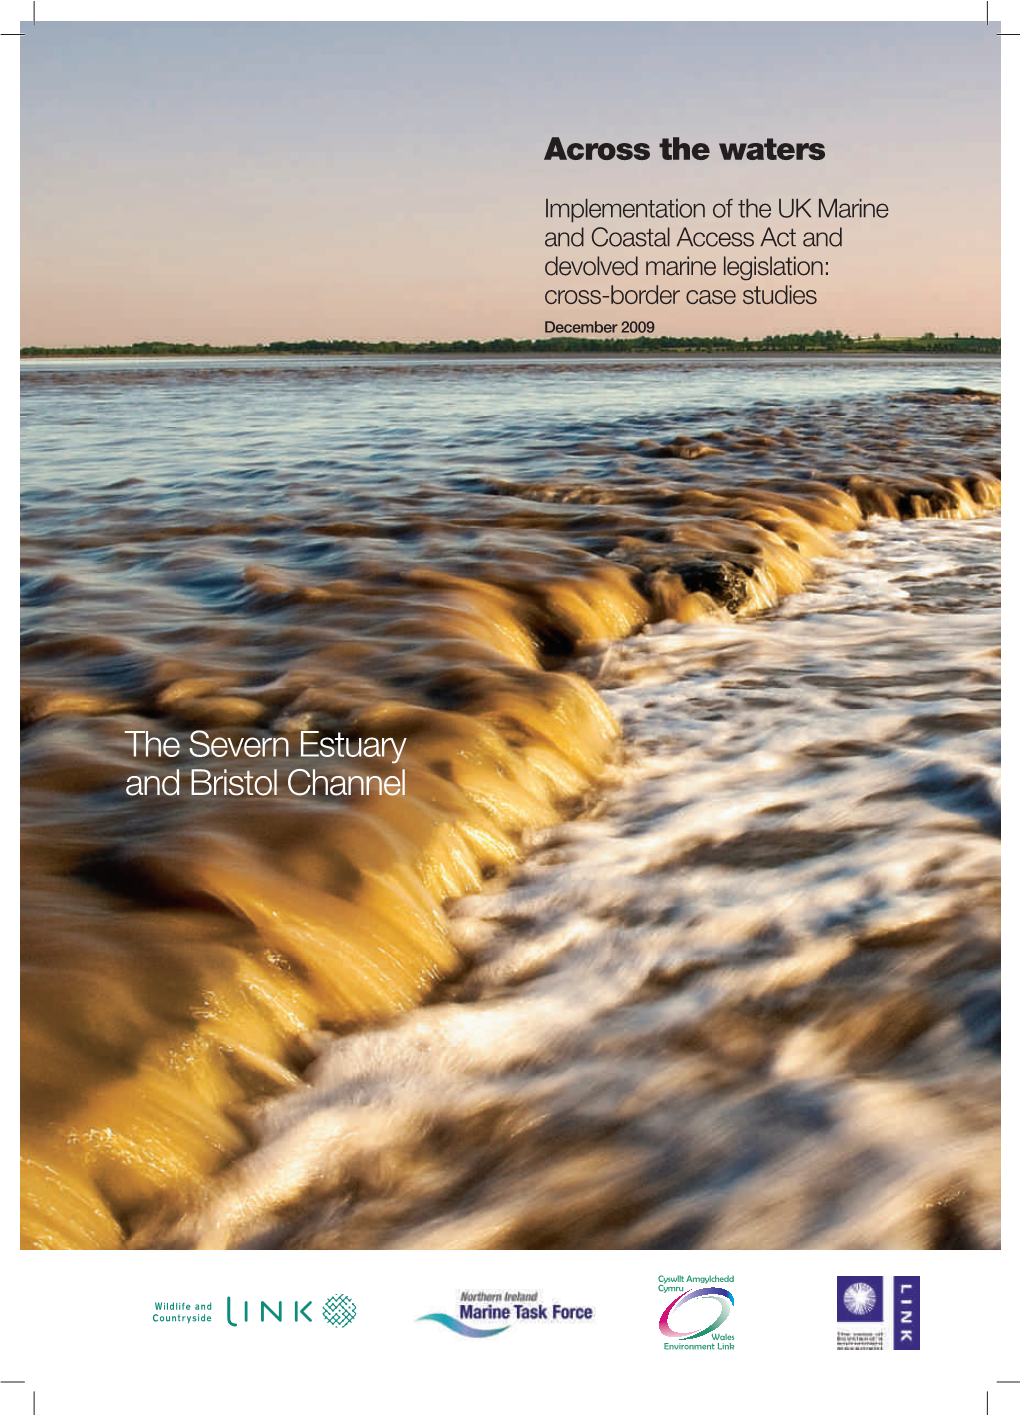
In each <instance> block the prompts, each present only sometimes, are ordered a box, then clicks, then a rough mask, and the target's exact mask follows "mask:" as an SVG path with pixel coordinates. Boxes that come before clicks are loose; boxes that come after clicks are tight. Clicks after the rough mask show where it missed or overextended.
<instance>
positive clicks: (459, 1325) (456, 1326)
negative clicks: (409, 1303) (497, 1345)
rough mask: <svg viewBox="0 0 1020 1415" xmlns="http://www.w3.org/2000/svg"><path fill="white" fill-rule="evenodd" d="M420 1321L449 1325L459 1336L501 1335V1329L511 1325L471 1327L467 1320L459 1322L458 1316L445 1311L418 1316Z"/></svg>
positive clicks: (503, 1329) (506, 1329)
mask: <svg viewBox="0 0 1020 1415" xmlns="http://www.w3.org/2000/svg"><path fill="white" fill-rule="evenodd" d="M418 1320H419V1322H438V1323H439V1324H440V1326H444V1327H449V1328H450V1330H451V1331H455V1332H456V1333H457V1335H458V1336H499V1334H500V1332H501V1331H509V1330H510V1328H509V1326H505V1327H489V1328H488V1330H487V1331H486V1330H483V1329H482V1328H481V1327H469V1326H468V1325H467V1323H466V1322H458V1320H457V1318H456V1317H450V1316H447V1314H446V1313H445V1312H427V1313H426V1314H425V1316H424V1317H419V1318H418Z"/></svg>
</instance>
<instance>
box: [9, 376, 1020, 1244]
mask: <svg viewBox="0 0 1020 1415" xmlns="http://www.w3.org/2000/svg"><path fill="white" fill-rule="evenodd" d="M23 387H24V408H25V434H24V443H23V447H24V489H25V511H24V530H25V538H26V539H25V555H24V571H25V575H24V586H25V610H24V628H25V661H24V686H23V702H22V715H23V746H24V757H23V763H24V764H23V772H24V776H23V780H24V832H23V834H24V844H25V851H24V874H25V881H24V903H23V914H24V925H25V927H24V939H25V942H24V951H23V1020H24V1052H23V1057H24V1060H23V1080H24V1098H23V1123H24V1131H25V1135H24V1150H23V1154H24V1176H25V1178H24V1184H23V1197H24V1230H23V1233H24V1237H23V1242H24V1243H25V1244H26V1246H37V1247H114V1246H122V1245H140V1246H146V1245H148V1246H161V1245H166V1246H184V1247H232V1246H272V1247H287V1246H296V1247H337V1248H343V1247H465V1248H469V1247H511V1248H520V1247H560V1246H565V1247H645V1246H648V1247H656V1248H663V1247H671V1246H676V1247H688V1248H689V1247H698V1246H702V1247H713V1248H727V1247H775V1248H788V1247H853V1246H864V1247H883V1246H884V1247H896V1248H909V1247H952V1246H956V1247H992V1246H995V1244H996V1243H997V1242H998V1041H999V1031H998V1017H999V1006H998V951H999V940H998V927H999V925H998V912H997V907H998V906H997V899H998V869H999V865H998V740H999V739H998V632H999V619H998V527H999V521H998V516H997V514H996V510H997V507H998V503H999V481H998V475H999V467H998V412H999V409H998V396H997V389H998V366H997V364H996V363H994V362H993V361H990V360H977V359H975V360H973V361H970V362H968V361H965V360H958V359H954V360H941V359H930V360H929V359H924V360H920V359H918V360H904V359H895V358H888V359H885V358H882V359H877V360H875V359H870V358H869V359H866V360H865V359H860V360H853V359H846V360H843V359H839V360H837V359H832V360H827V359H826V360H814V359H809V358H801V359H797V358H785V357H776V358H769V359H757V358H755V359H752V358H747V359H731V358H698V359H671V360H657V359H627V360H613V359H605V360H603V359H599V360H588V361H575V362H571V361H562V362H561V361H553V360H548V359H543V360H537V359H536V360H531V361H527V360H524V361H522V360H516V359H508V360H475V361H457V360H440V359H436V360H429V361H404V362H401V361H400V360H398V359H386V360H383V359H378V360H375V359H373V360H369V359H351V360H346V361H345V360H311V359H309V360H288V361H270V360H220V361H217V360H147V361H138V362H136V363H132V362H130V361H121V360H104V361H77V360H76V361H70V360H68V361H54V360H45V361H36V362H26V363H25V365H23ZM302 734H305V736H304V737H303V736H302ZM327 740H332V741H335V742H337V743H338V744H343V750H344V751H345V752H346V756H345V757H344V759H343V760H342V761H341V760H339V759H338V758H337V757H336V756H333V757H326V756H325V755H322V756H319V757H313V756H311V755H310V756H309V759H307V760H306V759H305V758H303V757H299V756H298V755H297V753H298V752H299V751H300V748H301V744H302V743H304V742H312V743H317V744H320V745H321V744H322V743H323V742H324V741H327ZM216 741H219V742H220V743H223V744H225V745H224V746H222V748H217V749H216V752H217V755H215V756H213V755H212V753H211V751H210V743H213V742H216ZM139 742H144V743H146V744H147V745H148V752H149V755H148V756H145V757H143V758H142V759H139V757H138V755H137V743H139ZM171 742H173V743H176V744H177V746H176V749H174V748H173V747H171V746H170V745H169V744H170V743H171ZM132 743H135V744H136V755H132V750H131V748H132ZM274 743H277V744H279V743H282V744H283V747H282V748H281V747H279V746H276V747H273V746H272V744H274ZM398 750H399V756H398ZM267 751H269V752H272V753H273V754H274V755H273V756H272V761H270V758H269V756H267V755H266V753H267ZM281 753H282V755H281ZM374 754H378V755H377V756H376V755H374ZM256 758H257V759H256ZM273 768H276V769H277V771H278V773H279V774H278V776H277V778H276V784H275V785H274V788H273V790H272V791H271V792H270V793H269V794H265V795H263V794H260V793H259V792H258V791H257V790H255V789H253V787H252V785H251V780H252V778H253V777H254V776H255V775H260V774H261V775H264V776H269V775H270V774H271V771H272V769H273ZM295 770H299V771H306V772H313V771H317V772H318V773H319V774H320V776H321V778H322V780H323V781H325V782H329V783H333V785H332V786H327V787H323V788H321V789H319V788H316V790H315V792H314V793H312V792H311V791H309V790H308V782H309V781H310V780H311V778H310V777H309V776H307V775H306V776H303V777H297V778H295V779H294V780H291V773H292V772H293V771H295ZM245 772H248V781H247V784H245ZM192 773H197V775H192ZM203 773H204V775H203ZM370 773H371V775H370ZM376 773H377V775H376ZM214 776H216V777H217V778H218V779H219V780H220V782H221V783H222V790H221V789H220V788H219V787H217V788H216V789H208V788H209V787H210V783H211V779H212V777H214ZM132 778H135V779H136V780H138V781H140V782H141V783H142V788H141V792H140V794H131V790H132V788H131V785H130V783H131V781H132ZM231 780H233V781H234V782H235V783H237V782H239V783H241V784H240V785H238V786H236V787H232V786H231V785H230V782H231ZM373 780H374V781H378V782H382V781H386V780H391V781H398V780H399V782H400V789H399V791H395V793H394V794H392V795H390V794H387V790H386V788H384V787H383V786H381V785H378V786H373V785H371V784H370V785H369V786H368V787H367V788H366V785H365V783H366V782H372V781H373ZM174 781H176V782H177V790H176V792H174V793H173V794H171V791H172V783H173V782H174ZM197 782H201V783H202V785H201V789H200V790H198V791H195V790H193V789H189V788H192V787H194V785H195V783H197ZM288 783H289V784H288Z"/></svg>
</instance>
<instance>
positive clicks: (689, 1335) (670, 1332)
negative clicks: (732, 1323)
mask: <svg viewBox="0 0 1020 1415" xmlns="http://www.w3.org/2000/svg"><path fill="white" fill-rule="evenodd" d="M702 1299H707V1300H708V1301H709V1302H714V1303H715V1304H716V1305H717V1311H716V1313H715V1316H714V1320H712V1321H706V1317H707V1315H708V1313H706V1310H705V1307H704V1303H703V1301H702ZM688 1302H697V1303H699V1306H698V1307H696V1308H695V1309H694V1311H693V1312H692V1313H691V1314H687V1313H684V1314H683V1315H684V1316H688V1315H690V1316H693V1317H694V1322H695V1325H694V1326H693V1327H692V1328H691V1330H690V1331H674V1329H673V1328H672V1327H671V1326H670V1324H669V1316H670V1313H671V1312H672V1311H673V1310H674V1309H675V1308H678V1307H684V1306H686V1304H687V1303H688ZM710 1310H711V1309H710ZM732 1311H733V1293H732V1292H730V1290H729V1288H726V1287H694V1288H692V1289H691V1290H690V1291H689V1292H681V1294H680V1296H679V1297H674V1298H673V1301H672V1302H671V1303H670V1304H669V1306H668V1307H667V1308H666V1310H665V1311H664V1312H663V1314H662V1316H661V1317H660V1318H659V1331H660V1332H661V1333H662V1335H663V1336H666V1337H669V1336H671V1337H673V1338H674V1339H675V1340H676V1341H678V1342H681V1341H696V1340H697V1339H698V1337H701V1336H708V1335H709V1333H710V1332H714V1331H716V1330H718V1328H719V1327H721V1326H722V1324H723V1323H724V1322H725V1321H726V1319H727V1318H728V1317H729V1315H730V1313H731V1312H732ZM675 1320H677V1321H680V1320H681V1318H680V1317H679V1316H678V1317H677V1318H675ZM701 1322H705V1325H704V1326H702V1325H700V1323H701Z"/></svg>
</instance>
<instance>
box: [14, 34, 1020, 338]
mask: <svg viewBox="0 0 1020 1415" xmlns="http://www.w3.org/2000/svg"><path fill="white" fill-rule="evenodd" d="M998 42H1001V41H997V43H998ZM21 53H22V219H23V226H22V243H23V244H22V274H23V282H22V329H21V342H22V344H24V345H27V344H34V345H56V346H63V345H75V344H102V343H132V342H134V341H136V340H144V339H166V340H173V341H193V342H196V343H206V342H209V343H238V342H239V343H256V342H268V341H270V340H272V339H304V338H356V339H366V340H373V339H405V340H411V339H428V338H434V339H454V338H495V337H500V336H510V337H514V338H529V337H539V336H541V334H542V332H543V329H542V326H543V323H544V321H545V320H546V319H549V318H553V319H557V318H558V319H578V318H590V317H592V311H590V310H583V309H582V310H580V311H579V310H578V309H577V308H574V309H570V310H567V311H565V312H562V313H561V312H559V311H558V310H557V309H556V308H552V309H550V307H549V305H548V303H547V302H546V291H547V290H548V289H550V288H552V289H555V288H556V287H557V286H559V287H560V288H562V287H563V286H564V285H565V284H569V283H575V284H579V285H581V286H584V287H589V286H592V284H593V282H592V281H590V280H580V281H574V282H570V281H564V280H563V279H558V280H557V279H549V278H548V277H547V276H546V274H545V271H544V266H545V262H546V260H547V259H549V257H550V254H556V253H555V252H552V253H551V252H550V251H548V250H546V248H545V246H544V241H545V237H546V232H547V231H548V230H550V229H559V228H560V226H561V225H562V223H556V222H550V221H547V220H546V218H545V216H544V202H545V200H546V198H548V199H550V200H553V201H560V200H574V201H576V200H583V199H584V198H588V199H589V200H592V201H628V200H629V201H642V200H649V199H651V200H660V201H661V200H665V199H668V198H670V197H673V198H675V199H677V200H682V201H692V202H693V201H703V202H706V203H712V202H716V201H721V200H725V199H727V198H733V199H734V200H739V199H740V198H741V197H751V198H753V199H754V200H756V201H759V200H769V201H772V202H775V201H777V200H778V199H779V198H783V199H785V200H789V199H791V198H795V197H800V198H804V199H809V200H812V201H814V200H817V199H818V198H824V199H825V200H826V201H829V200H831V199H832V198H833V197H836V198H838V199H840V200H847V201H854V200H858V199H863V200H865V201H874V202H886V203H887V204H888V206H889V211H890V214H889V216H888V217H887V218H886V219H885V220H884V221H874V220H872V221H857V222H856V223H854V222H844V223H836V222H818V221H817V220H815V221H814V223H813V224H814V225H821V226H822V227H823V228H825V229H828V228H830V227H831V228H832V229H835V228H836V226H838V225H839V224H842V225H843V246H842V248H841V249H840V250H838V251H837V250H832V251H823V252H821V257H822V258H825V259H827V260H828V264H829V273H828V275H827V276H825V277H824V278H821V279H817V280H806V281H805V280H801V281H799V282H796V281H795V282H794V283H795V284H796V283H799V284H801V285H804V286H805V287H809V288H816V289H817V292H818V293H817V299H818V303H817V305H816V306H814V307H813V308H811V309H802V308H793V309H782V308H768V307H766V308H765V309H754V308H750V309H748V308H747V307H745V306H744V305H743V304H742V302H740V301H738V304H737V306H736V307H730V308H721V309H714V310H713V309H709V310H704V309H693V310H692V309H689V308H685V307H684V306H683V305H682V304H680V305H676V306H674V307H660V308H659V309H658V310H654V309H653V310H652V311H651V312H650V313H649V312H648V311H647V310H644V311H641V313H642V314H643V315H644V317H648V318H651V317H654V318H656V320H657V325H656V327H657V332H661V333H682V332H703V333H720V334H727V335H731V336H736V337H741V336H743V335H745V334H746V335H749V336H752V337H753V336H756V335H760V334H764V333H770V332H781V331H782V330H784V329H787V330H791V329H793V330H796V329H803V328H816V327H821V328H841V329H844V330H846V331H847V332H850V333H865V334H870V333H872V332H875V331H879V332H882V333H885V334H890V335H892V334H908V333H921V332H924V331H926V330H933V331H935V332H937V333H952V332H957V331H960V332H963V333H977V334H992V333H998V332H999V314H998V306H999V290H998V225H999V209H998V186H999V141H998V132H999V84H998V68H999V51H998V48H997V47H996V45H993V44H992V43H991V42H990V39H989V31H988V30H987V29H986V27H985V26H983V25H979V24H972V23H946V22H940V23H916V22H915V23H910V22H906V23H881V22H879V23H831V22H830V23H813V24H812V23H796V22H774V21H773V22H765V23H737V24H733V23H718V24H712V23H699V22H678V23H655V22H635V23H617V22H614V23H590V24H589V23H569V22H562V23H561V22H554V23H536V22H531V23H456V22H445V23H444V22H433V23H362V22H346V23H344V22H339V23H260V22H255V23H244V22H239V21H234V22H226V23H223V22H215V21H214V22H209V23H205V24H202V25H195V24H190V23H172V22H169V23H168V22H146V23H130V22H123V21H120V22H113V23H102V22H95V21H93V22H82V23H73V22H56V23H51V24H47V25H46V26H45V27H39V28H38V30H37V31H36V32H34V33H32V34H31V35H29V36H28V37H27V38H26V42H25V43H24V45H23V47H22V51H21ZM553 136H559V137H561V138H562V140H563V141H564V143H567V142H571V141H607V140H608V141H611V142H615V143H620V142H623V141H632V142H636V141H647V142H650V143H651V144H652V147H653V154H652V157H651V159H650V160H649V161H648V162H641V163H638V162H630V163H623V162H620V161H611V162H606V161H599V160H597V159H595V160H593V161H590V162H588V161H582V162H558V161H545V160H543V159H544V154H545V151H546V149H547V146H548V143H549V140H550V138H551V137H553ZM663 136H670V137H672V136H678V137H680V138H681V139H683V140H685V141H690V142H706V143H709V144H711V146H712V157H711V158H710V159H709V160H708V161H706V162H704V163H696V162H689V163H688V162H681V163H672V162H665V161H663V160H662V159H661V158H660V156H659V154H658V150H657V143H658V139H659V138H660V137H663ZM768 137H773V138H774V139H775V140H776V141H777V142H778V141H793V142H797V141H815V142H822V143H824V145H825V150H826V157H825V159H824V161H822V162H812V161H809V160H805V161H801V162H789V163H784V162H778V161H777V162H762V163H757V164H751V163H747V162H745V163H743V164H733V163H724V162H723V160H722V158H721V156H720V154H719V151H718V144H719V143H720V142H722V141H739V140H747V141H752V140H764V139H766V138H768ZM579 224H584V223H579ZM597 224H599V223H597V222H590V223H588V227H589V230H588V231H587V232H586V246H585V248H584V250H583V251H582V252H580V253H579V252H578V251H577V250H569V251H566V252H563V253H562V254H566V255H568V256H572V257H574V258H579V257H580V258H593V257H595V256H597V255H599V254H603V255H605V254H607V252H606V251H604V250H603V251H598V250H596V249H594V248H593V247H592V245H591V241H592V237H593V232H592V230H591V229H590V228H591V227H594V226H595V225H597ZM768 224H770V223H768V222H762V223H760V224H757V225H756V224H755V223H753V222H751V223H748V222H747V221H746V220H745V221H740V220H738V219H734V220H733V221H713V220H711V219H710V220H707V221H706V222H704V223H701V225H700V227H699V229H712V230H720V231H723V230H756V231H757V232H758V234H759V235H760V234H761V232H763V231H764V229H765V226H766V225H768ZM784 224H785V225H786V226H787V227H789V226H791V225H792V226H793V228H794V230H797V227H798V223H796V222H794V223H790V222H787V223H784ZM647 225H648V223H647V222H641V221H634V222H630V223H622V228H626V227H627V226H630V227H632V228H634V229H645V228H646V227H647ZM682 225H683V223H682V222H681V223H679V225H675V226H674V229H673V231H672V244H675V240H676V237H677V236H678V235H679V232H680V229H681V228H682ZM690 253H691V251H690V249H689V248H688V249H687V250H684V249H681V250H679V251H677V250H675V249H671V250H670V251H668V252H660V251H655V252H654V254H655V255H656V256H659V255H662V254H666V255H668V256H673V257H676V256H683V255H684V254H690ZM749 253H751V252H748V251H738V252H737V254H738V255H744V256H746V255H747V254H749ZM767 253H768V252H766V251H764V250H760V249H755V250H754V252H753V254H755V255H764V254H767ZM774 253H775V254H778V255H787V254H789V252H787V251H777V252H774ZM608 254H613V255H618V253H617V252H609V253H608ZM629 254H632V252H630V251H627V252H624V255H629ZM649 254H652V253H650V252H648V251H645V252H639V255H640V256H641V258H642V260H643V259H644V258H645V257H647V256H648V255H649ZM695 254H700V253H699V252H695ZM703 254H706V255H711V254H712V253H711V252H704V253H703ZM716 254H717V255H719V254H720V253H718V252H716ZM730 254H732V252H730ZM798 254H799V255H801V256H802V258H810V257H817V256H818V254H819V253H817V252H815V251H803V252H798ZM608 283H612V282H611V281H610V282H600V281H599V280H596V281H595V282H594V286H595V287H599V286H600V285H603V284H608ZM619 283H621V284H634V285H638V286H647V285H648V284H654V283H655V281H654V280H652V281H649V280H646V279H644V278H640V279H638V280H636V281H621V282H619ZM693 283H694V285H695V286H696V287H698V288H703V287H709V288H715V287H719V286H726V285H731V286H733V285H735V286H737V287H740V286H741V282H740V281H734V280H732V279H724V278H722V277H721V276H717V278H715V279H710V278H706V279H704V280H701V281H697V280H696V281H694V282H693ZM764 283H765V286H766V287H768V286H769V285H772V284H779V285H782V284H784V283H786V282H785V280H783V279H779V280H778V281H771V280H769V281H766V282H764ZM684 288H685V289H686V284H685V286H684ZM741 293H742V291H741ZM634 313H635V311H634V310H633V309H628V310H625V311H622V312H619V311H618V312H617V314H616V315H615V316H614V318H618V319H619V318H623V317H624V316H625V315H627V314H629V315H630V316H631V317H633V316H634ZM596 314H597V315H601V317H602V318H608V316H607V315H606V314H605V312H604V311H600V312H596Z"/></svg>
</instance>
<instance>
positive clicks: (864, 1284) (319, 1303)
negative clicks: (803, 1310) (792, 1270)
mask: <svg viewBox="0 0 1020 1415" xmlns="http://www.w3.org/2000/svg"><path fill="white" fill-rule="evenodd" d="M886 1282H887V1279H886V1278H885V1277H883V1276H878V1275H875V1274H871V1275H867V1276H857V1275H849V1276H841V1277H838V1278H837V1279H836V1313H835V1317H836V1349H837V1351H881V1350H885V1349H889V1348H890V1346H891V1349H892V1350H894V1351H918V1350H920V1346H921V1280H920V1278H919V1277H917V1276H914V1277H893V1278H890V1279H888V1284H889V1286H888V1291H889V1294H890V1300H889V1301H888V1302H887V1300H886V1290H887V1289H886ZM734 1286H735V1279H734V1276H733V1274H732V1273H730V1274H725V1275H723V1274H711V1275H708V1276H706V1275H697V1276H695V1275H691V1274H686V1275H685V1274H683V1273H678V1274H676V1275H675V1276H664V1275H662V1274H660V1276H659V1280H658V1290H659V1294H660V1300H661V1296H662V1295H666V1296H668V1297H669V1299H670V1300H669V1301H668V1303H667V1305H666V1306H665V1308H664V1309H663V1310H662V1311H661V1312H660V1314H659V1319H658V1328H659V1334H660V1336H661V1337H662V1338H663V1348H664V1349H665V1350H667V1351H669V1350H691V1349H695V1350H702V1351H704V1350H712V1351H733V1350H734V1349H735V1345H736V1340H735V1331H734V1328H735V1325H736V1324H735V1322H734V1312H735V1309H736V1298H735V1296H734ZM451 1305H452V1308H453V1310H450V1311H445V1310H443V1311H436V1312H423V1313H422V1314H421V1315H420V1316H419V1317H418V1318H417V1319H416V1320H417V1321H419V1322H431V1323H434V1324H435V1325H437V1326H439V1327H443V1328H445V1329H446V1330H447V1331H449V1332H451V1333H453V1334H454V1335H455V1336H458V1337H469V1338H472V1339H475V1340H478V1339H484V1338H487V1337H498V1336H504V1335H505V1334H506V1333H507V1332H511V1331H513V1330H514V1329H515V1328H519V1327H529V1326H530V1327H534V1326H536V1325H544V1326H553V1327H560V1328H562V1327H574V1328H577V1327H584V1326H588V1325H590V1324H591V1323H593V1322H594V1321H595V1316H596V1309H595V1307H594V1305H593V1304H591V1303H581V1304H568V1303H565V1302H562V1301H559V1300H551V1299H549V1298H547V1297H546V1296H545V1295H544V1294H543V1293H542V1292H541V1291H540V1290H538V1289H536V1290H534V1291H530V1292H513V1291H509V1292H507V1291H499V1292H483V1291H461V1292H460V1293H459V1297H458V1300H457V1301H456V1302H455V1303H453V1304H451ZM217 1309H219V1310H220V1311H222V1313H223V1315H224V1316H225V1320H226V1325H227V1326H228V1327H243V1326H247V1325H251V1324H252V1323H256V1324H259V1325H260V1326H262V1327H267V1326H268V1327H273V1326H283V1325H286V1324H289V1325H291V1326H293V1325H294V1324H297V1325H298V1326H301V1327H304V1326H305V1325H306V1324H307V1325H315V1324H317V1323H322V1322H324V1323H326V1324H327V1325H328V1326H331V1327H334V1328H337V1329H338V1330H343V1329H344V1328H346V1327H349V1326H350V1325H351V1324H352V1323H353V1322H354V1320H355V1319H356V1317H357V1315H358V1308H357V1303H356V1302H355V1301H354V1299H353V1298H352V1297H350V1296H348V1295H347V1294H346V1293H341V1292H336V1293H333V1294H332V1295H331V1296H329V1297H327V1298H326V1299H325V1300H324V1301H323V1300H322V1299H319V1298H305V1297H303V1296H302V1297H296V1298H295V1297H288V1298H281V1297H275V1296H274V1297H272V1298H268V1297H235V1296H233V1295H231V1296H228V1297H227V1298H226V1300H225V1304H224V1306H223V1307H222V1308H219V1304H216V1303H214V1302H213V1301H212V1300H211V1299H210V1300H208V1301H205V1302H195V1303H190V1302H184V1301H178V1300H174V1301H159V1302H155V1303H153V1310H152V1313H151V1320H152V1322H153V1323H154V1324H156V1325H157V1326H159V1327H163V1326H169V1327H175V1328H178V1329H180V1328H200V1327H202V1326H207V1325H210V1324H212V1323H213V1322H214V1319H215V1314H216V1311H217Z"/></svg>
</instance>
